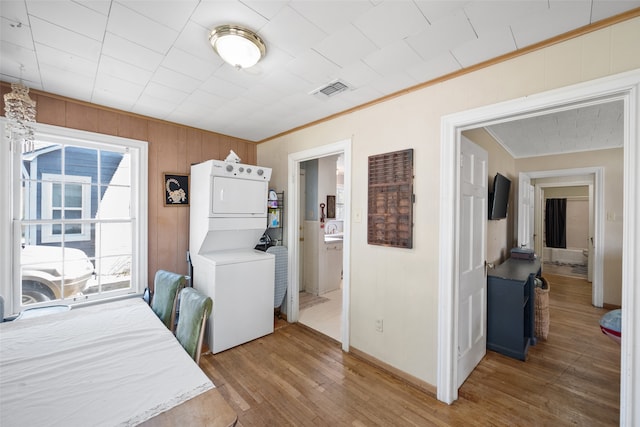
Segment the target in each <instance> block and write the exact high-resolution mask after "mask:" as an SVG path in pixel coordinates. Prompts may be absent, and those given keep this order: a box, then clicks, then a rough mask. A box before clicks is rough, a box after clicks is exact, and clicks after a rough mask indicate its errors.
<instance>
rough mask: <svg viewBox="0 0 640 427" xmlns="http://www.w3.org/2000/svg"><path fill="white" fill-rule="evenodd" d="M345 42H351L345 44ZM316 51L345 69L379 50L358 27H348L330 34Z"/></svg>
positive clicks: (317, 46) (315, 47)
mask: <svg viewBox="0 0 640 427" xmlns="http://www.w3.org/2000/svg"><path fill="white" fill-rule="evenodd" d="M345 40H348V41H349V42H348V43H345ZM314 49H315V50H316V51H318V52H320V53H321V54H322V56H324V57H325V58H327V59H329V60H331V61H332V62H334V63H335V64H338V65H339V66H341V67H345V66H347V65H348V64H351V63H353V62H355V61H358V60H359V59H360V58H363V57H365V56H367V55H368V54H369V53H371V52H373V51H375V50H377V49H378V48H377V46H376V45H375V44H373V42H371V40H369V39H368V38H366V37H365V36H364V35H363V34H362V33H361V32H360V31H359V30H358V29H357V28H356V27H354V26H353V25H348V26H346V27H344V28H342V29H341V30H338V31H336V32H334V33H332V34H330V35H329V36H328V37H327V38H325V39H324V40H322V41H321V42H320V43H318V44H317V45H315V46H314Z"/></svg>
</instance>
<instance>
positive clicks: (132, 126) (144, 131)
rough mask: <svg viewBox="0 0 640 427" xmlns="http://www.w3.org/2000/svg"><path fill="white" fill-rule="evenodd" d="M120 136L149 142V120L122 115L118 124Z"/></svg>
mask: <svg viewBox="0 0 640 427" xmlns="http://www.w3.org/2000/svg"><path fill="white" fill-rule="evenodd" d="M118 130H119V132H120V133H119V134H118V136H121V137H123V138H131V139H137V140H139V141H149V120H147V119H143V118H141V117H136V116H131V115H128V114H124V113H123V114H121V115H120V117H119V122H118Z"/></svg>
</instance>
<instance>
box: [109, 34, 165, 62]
mask: <svg viewBox="0 0 640 427" xmlns="http://www.w3.org/2000/svg"><path fill="white" fill-rule="evenodd" d="M102 54H103V55H107V56H110V57H112V58H115V59H118V60H119V61H122V62H126V63H129V64H132V65H134V66H136V67H138V68H142V69H143V70H147V71H155V70H156V69H157V68H158V66H159V65H160V63H161V62H162V59H163V58H164V56H163V55H161V54H159V53H157V52H154V51H152V50H151V49H147V48H146V47H143V46H140V45H138V44H136V43H133V42H131V41H129V40H126V39H124V38H122V37H119V36H117V35H115V34H112V33H107V34H106V35H105V37H104V45H103V46H102Z"/></svg>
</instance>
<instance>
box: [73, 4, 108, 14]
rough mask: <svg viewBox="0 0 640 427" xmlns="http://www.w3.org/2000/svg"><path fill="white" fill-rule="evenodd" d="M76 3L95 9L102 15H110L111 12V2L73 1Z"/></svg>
mask: <svg viewBox="0 0 640 427" xmlns="http://www.w3.org/2000/svg"><path fill="white" fill-rule="evenodd" d="M72 1H73V2H75V3H79V4H81V5H82V6H84V7H88V8H89V9H93V10H95V11H96V12H98V13H100V14H101V15H105V16H107V15H109V11H110V10H111V0H89V1H87V0H72Z"/></svg>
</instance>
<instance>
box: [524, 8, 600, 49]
mask: <svg viewBox="0 0 640 427" xmlns="http://www.w3.org/2000/svg"><path fill="white" fill-rule="evenodd" d="M589 3H590V2H589V1H585V0H579V1H578V0H577V1H561V2H557V1H551V0H550V7H549V8H548V9H545V10H544V11H542V12H540V13H536V14H531V15H529V16H527V17H524V18H522V19H520V20H517V21H515V22H514V23H513V24H512V25H511V29H512V31H513V36H514V38H515V40H516V44H517V46H518V49H521V48H523V47H526V46H530V45H532V44H534V43H537V42H540V41H543V40H546V39H548V38H551V37H553V36H555V35H558V34H563V33H566V32H568V31H570V30H572V29H574V28H579V27H582V26H584V25H587V24H588V23H589V19H590V12H591V9H590V7H589Z"/></svg>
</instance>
